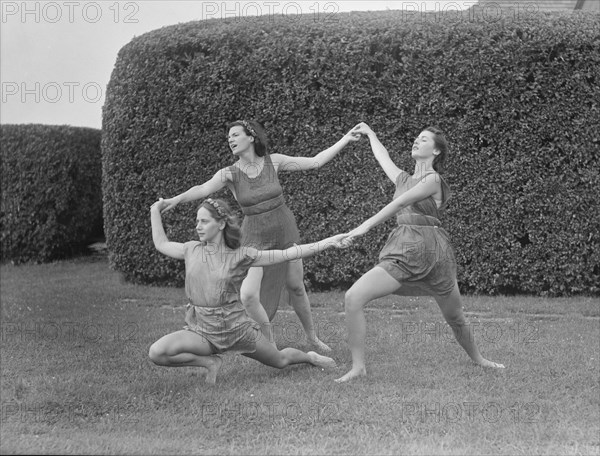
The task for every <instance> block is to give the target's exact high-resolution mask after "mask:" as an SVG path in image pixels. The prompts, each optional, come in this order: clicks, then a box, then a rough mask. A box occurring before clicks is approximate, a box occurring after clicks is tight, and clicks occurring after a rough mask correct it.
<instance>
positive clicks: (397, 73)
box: [102, 11, 600, 295]
mask: <svg viewBox="0 0 600 456" xmlns="http://www.w3.org/2000/svg"><path fill="white" fill-rule="evenodd" d="M492 19H493V20H489V18H485V17H481V15H480V16H477V15H476V14H471V13H465V14H458V13H455V14H446V15H440V14H429V15H428V14H418V15H414V14H413V15H407V14H405V13H403V12H397V11H386V12H370V13H346V14H339V15H335V16H327V17H323V18H321V19H320V20H315V17H314V16H309V15H306V16H297V17H295V18H294V19H293V20H292V19H289V18H287V19H286V18H284V17H282V18H280V17H278V16H265V17H256V18H244V19H243V20H239V18H238V20H236V19H225V20H210V21H201V22H191V23H187V24H180V25H176V26H172V27H165V28H162V29H159V30H156V31H153V32H150V33H148V34H145V35H142V36H140V37H137V38H135V39H134V40H132V41H131V42H130V43H129V44H128V45H127V46H125V47H124V48H122V49H121V51H120V52H119V56H118V59H117V62H116V65H115V68H114V71H113V74H112V76H111V80H110V83H109V85H108V89H107V95H106V104H105V106H104V117H103V133H104V134H103V140H102V151H103V167H104V173H103V193H104V215H105V223H106V236H107V242H108V248H109V252H110V254H109V258H110V261H111V266H112V267H113V268H115V269H117V270H119V271H121V272H123V273H124V275H125V276H126V277H127V278H128V279H129V280H132V281H136V282H145V283H161V284H177V285H181V284H182V283H183V274H182V271H183V265H182V264H180V263H181V262H176V261H172V260H169V259H166V258H165V257H164V256H163V255H161V254H159V253H158V252H156V251H155V249H154V247H153V245H152V239H151V231H150V222H149V207H150V205H151V204H152V202H154V201H155V200H156V199H157V198H158V197H159V196H162V197H170V196H174V195H176V194H178V193H180V192H182V191H184V190H186V189H188V188H189V187H191V186H192V185H196V184H198V183H202V182H204V181H205V180H207V179H208V178H210V177H211V176H212V175H213V174H214V173H215V172H216V171H217V170H218V169H220V168H223V167H225V166H228V165H230V164H232V163H233V162H234V159H233V157H232V156H231V153H230V151H229V149H228V147H227V143H226V140H225V134H226V132H225V130H224V126H225V124H226V123H227V122H228V121H231V120H235V119H238V118H246V119H250V118H252V119H257V120H259V121H260V122H262V123H263V124H264V125H265V127H266V129H267V132H268V134H269V137H270V141H271V151H272V152H281V153H286V154H289V155H301V156H307V155H314V154H316V153H317V152H318V151H320V150H322V149H324V148H326V147H328V146H329V145H331V144H333V143H334V142H335V141H337V139H338V138H339V137H341V135H343V134H344V133H345V132H346V131H347V130H348V129H350V128H351V127H352V126H354V125H355V124H356V123H357V122H359V121H366V122H368V123H369V124H370V125H371V126H372V128H373V129H374V130H375V131H376V132H377V133H378V136H379V137H380V139H381V140H382V142H383V144H384V145H385V146H386V147H387V148H388V150H389V151H390V154H391V156H392V159H393V160H394V161H395V162H396V163H397V164H398V165H399V166H401V167H403V168H404V169H406V170H407V171H410V172H412V170H413V166H414V165H413V163H412V159H411V158H410V145H411V143H412V140H413V138H414V137H415V136H416V135H418V133H419V132H420V131H421V130H422V129H423V128H424V127H426V126H428V125H437V126H439V127H441V128H442V129H444V130H445V131H446V132H447V135H448V138H449V141H450V145H451V155H450V158H449V168H448V171H447V173H446V178H447V180H448V181H449V183H450V185H451V187H452V189H453V192H454V195H453V200H452V202H451V204H450V207H449V210H448V212H447V214H446V217H445V219H444V225H445V226H446V227H447V229H448V231H449V232H450V235H451V238H452V240H453V242H454V245H455V248H456V252H457V259H458V262H459V264H458V269H459V283H460V286H461V288H462V290H463V291H465V292H481V293H491V294H493V293H512V292H521V293H534V294H549V295H567V294H574V293H591V294H597V293H598V292H599V291H600V289H599V287H598V283H600V280H599V277H600V236H599V234H598V226H600V220H599V218H600V215H599V213H598V210H597V201H596V197H597V196H596V195H597V188H599V185H600V177H599V173H598V169H599V168H600V166H599V161H600V160H599V158H598V153H597V149H598V144H599V143H600V132H599V131H598V128H597V127H598V124H600V116H599V109H600V107H599V102H598V100H599V99H600V90H599V86H598V85H599V82H600V80H599V77H598V74H597V69H598V67H599V66H600V16H598V15H591V14H588V15H585V14H572V15H564V14H530V15H527V16H525V15H522V16H521V17H511V18H510V20H497V18H496V17H494V18H492ZM281 181H282V185H283V186H284V189H285V192H286V199H287V202H288V204H289V206H290V207H291V209H292V211H293V212H294V214H295V215H296V217H297V219H298V224H299V228H300V232H301V235H302V238H303V240H304V241H313V240H318V239H321V238H323V237H325V236H328V235H331V234H333V233H336V232H342V231H347V230H349V229H351V228H353V227H355V226H356V225H358V224H359V223H360V222H361V221H362V220H364V219H365V218H367V217H368V216H370V215H372V214H374V213H375V212H376V211H377V210H378V209H379V208H380V207H382V206H383V205H385V204H387V202H389V201H390V199H391V197H392V194H393V185H392V184H391V182H389V181H388V180H387V178H386V177H385V175H384V174H383V172H382V171H381V169H380V168H379V166H378V165H377V163H376V161H375V159H374V158H373V156H372V154H371V152H370V148H369V146H368V143H367V141H366V140H363V142H359V143H358V144H355V145H352V146H350V147H348V148H347V150H345V151H343V152H342V154H341V155H340V156H339V157H338V158H336V159H335V160H334V161H332V162H330V163H329V164H328V165H327V166H326V167H324V168H322V169H320V170H318V171H308V172H303V173H289V174H282V175H281ZM217 196H221V197H226V198H227V199H228V200H229V201H232V199H231V196H230V195H229V194H228V193H226V192H222V193H221V194H220V195H217ZM196 206H197V205H196V204H189V205H182V206H181V207H178V208H177V209H176V210H175V211H173V212H172V213H169V214H168V215H167V218H166V221H165V224H166V227H167V230H168V234H169V235H170V237H171V238H172V239H173V240H177V241H186V240H189V239H193V238H194V237H195V233H194V231H193V220H194V216H195V209H196ZM392 226H393V221H389V222H387V223H386V224H384V225H382V226H380V227H378V228H377V229H376V230H374V231H373V232H371V233H369V234H368V235H367V236H365V237H364V238H363V239H362V240H361V242H360V243H357V246H356V247H353V248H351V249H348V250H343V251H328V252H326V253H324V254H321V255H318V256H315V257H312V258H310V259H308V260H306V262H305V277H306V281H307V284H308V285H309V287H311V288H313V289H328V288H334V287H347V286H348V285H349V284H350V283H352V282H353V281H355V280H356V279H357V278H358V277H360V275H361V274H362V273H364V272H366V271H367V270H368V269H369V268H371V267H372V266H373V265H374V264H375V263H376V261H377V255H378V252H379V250H380V248H381V247H382V245H383V243H384V242H385V238H386V235H387V232H388V231H389V229H390V228H391V227H392Z"/></svg>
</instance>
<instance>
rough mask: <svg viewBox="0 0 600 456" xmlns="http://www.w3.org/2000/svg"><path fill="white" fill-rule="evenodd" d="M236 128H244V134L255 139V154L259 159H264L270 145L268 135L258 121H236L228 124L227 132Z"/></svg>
mask: <svg viewBox="0 0 600 456" xmlns="http://www.w3.org/2000/svg"><path fill="white" fill-rule="evenodd" d="M236 126H240V127H243V128H244V132H245V133H246V134H247V135H248V136H252V137H253V138H254V152H256V155H258V156H259V157H264V155H265V154H266V153H267V152H268V148H269V144H268V141H267V133H266V132H265V129H264V128H263V126H262V125H261V124H260V123H258V122H257V121H256V120H236V121H234V122H230V123H229V124H227V131H229V130H231V128H232V127H236Z"/></svg>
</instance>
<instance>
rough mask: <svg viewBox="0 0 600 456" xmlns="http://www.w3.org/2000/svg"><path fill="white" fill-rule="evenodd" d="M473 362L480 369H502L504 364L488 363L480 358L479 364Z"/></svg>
mask: <svg viewBox="0 0 600 456" xmlns="http://www.w3.org/2000/svg"><path fill="white" fill-rule="evenodd" d="M473 362H474V363H475V364H477V365H478V366H481V367H487V368H490V369H504V364H500V363H495V362H493V361H488V360H487V359H484V358H482V359H481V361H479V362H475V361H473Z"/></svg>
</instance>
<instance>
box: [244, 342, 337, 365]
mask: <svg viewBox="0 0 600 456" xmlns="http://www.w3.org/2000/svg"><path fill="white" fill-rule="evenodd" d="M244 356H247V357H248V358H252V359H255V360H257V361H260V362H261V363H263V364H266V365H267V366H271V367H276V368H278V369H283V368H284V367H286V366H289V365H290V364H301V363H309V364H312V365H313V366H317V367H321V368H333V367H335V366H336V364H335V361H334V360H333V359H332V358H329V357H327V356H322V355H319V354H318V353H315V352H308V353H304V352H303V351H300V350H298V349H296V348H291V347H288V348H284V349H283V350H277V348H276V347H274V346H273V345H272V344H270V343H268V342H267V341H266V340H264V339H263V338H260V339H259V340H258V341H257V342H256V351H255V352H254V353H245V354H244Z"/></svg>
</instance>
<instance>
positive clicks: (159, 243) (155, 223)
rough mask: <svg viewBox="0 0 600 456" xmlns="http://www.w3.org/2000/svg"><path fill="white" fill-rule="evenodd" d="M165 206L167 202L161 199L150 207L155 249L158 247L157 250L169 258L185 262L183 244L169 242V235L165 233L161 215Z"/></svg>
mask: <svg viewBox="0 0 600 456" xmlns="http://www.w3.org/2000/svg"><path fill="white" fill-rule="evenodd" d="M164 205H165V200H163V199H162V198H161V199H160V200H158V201H157V202H156V203H154V204H153V205H152V206H151V207H150V222H151V223H152V240H153V241H154V247H156V250H158V251H159V252H160V253H162V254H164V255H166V256H168V257H171V258H175V259H176V260H183V244H182V243H180V242H171V241H169V239H168V238H167V233H165V229H164V227H163V223H162V217H161V215H160V213H161V210H162V209H163V208H164Z"/></svg>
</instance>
